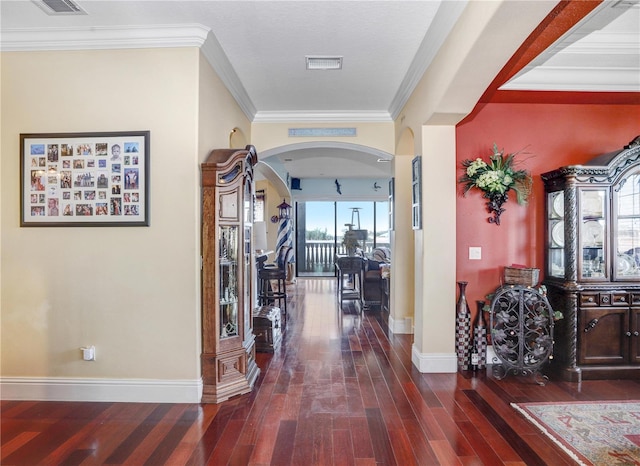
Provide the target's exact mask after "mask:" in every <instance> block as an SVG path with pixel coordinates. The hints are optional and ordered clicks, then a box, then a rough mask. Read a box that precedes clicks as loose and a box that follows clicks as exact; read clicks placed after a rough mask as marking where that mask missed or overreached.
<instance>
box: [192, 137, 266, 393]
mask: <svg viewBox="0 0 640 466" xmlns="http://www.w3.org/2000/svg"><path fill="white" fill-rule="evenodd" d="M257 160H258V158H257V155H256V151H255V148H254V147H253V146H247V148H246V149H244V150H237V149H216V150H213V151H212V152H211V153H210V154H209V156H208V158H207V160H206V161H205V162H204V163H203V164H202V355H201V363H202V378H203V385H204V387H203V393H202V401H203V402H204V403H211V402H213V403H219V402H222V401H225V400H227V399H228V398H229V397H232V396H235V395H240V394H243V393H247V392H249V391H251V389H252V388H253V384H254V383H255V381H256V378H257V377H258V374H259V372H260V370H259V369H258V366H257V365H256V361H255V337H254V334H253V330H252V319H251V314H252V306H253V303H254V302H255V299H254V295H255V292H256V291H255V285H254V282H255V278H254V269H255V267H253V263H254V259H253V247H252V240H251V238H252V222H253V200H254V192H255V189H254V182H253V166H254V165H255V164H256V162H257Z"/></svg>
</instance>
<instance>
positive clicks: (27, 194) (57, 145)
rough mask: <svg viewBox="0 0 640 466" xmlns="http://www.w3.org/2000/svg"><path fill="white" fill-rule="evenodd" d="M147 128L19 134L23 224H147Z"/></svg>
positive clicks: (148, 135)
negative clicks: (98, 131)
mask: <svg viewBox="0 0 640 466" xmlns="http://www.w3.org/2000/svg"><path fill="white" fill-rule="evenodd" d="M149 138H150V132H149V131H136V132H116V133H114V132H111V133H57V134H21V135H20V152H21V154H20V159H21V165H20V170H21V177H20V180H21V221H20V225H21V226H23V227H25V226H149Z"/></svg>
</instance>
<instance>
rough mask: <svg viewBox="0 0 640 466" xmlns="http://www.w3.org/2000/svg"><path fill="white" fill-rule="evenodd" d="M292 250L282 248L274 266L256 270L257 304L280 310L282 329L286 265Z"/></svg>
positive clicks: (285, 308)
mask: <svg viewBox="0 0 640 466" xmlns="http://www.w3.org/2000/svg"><path fill="white" fill-rule="evenodd" d="M292 253H293V248H292V247H290V246H282V247H281V248H280V250H279V251H278V258H277V261H276V263H275V264H267V265H264V266H263V267H261V268H259V269H258V304H260V305H261V306H269V305H273V306H277V307H279V308H280V309H281V310H282V327H283V328H285V327H286V325H287V316H288V314H287V285H286V281H287V263H288V262H289V260H290V258H291V254H292Z"/></svg>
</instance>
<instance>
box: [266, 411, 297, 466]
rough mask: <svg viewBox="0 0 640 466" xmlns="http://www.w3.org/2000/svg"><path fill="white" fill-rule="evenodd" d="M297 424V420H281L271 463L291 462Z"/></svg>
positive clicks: (279, 464) (280, 464) (283, 465)
mask: <svg viewBox="0 0 640 466" xmlns="http://www.w3.org/2000/svg"><path fill="white" fill-rule="evenodd" d="M297 426H298V423H297V421H293V420H291V421H280V425H279V427H278V436H277V437H276V443H275V445H274V447H273V454H272V455H271V463H270V464H272V465H274V466H286V465H288V464H291V457H292V455H293V444H294V441H295V438H296V429H297Z"/></svg>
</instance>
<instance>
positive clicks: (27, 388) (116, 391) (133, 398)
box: [0, 377, 202, 403]
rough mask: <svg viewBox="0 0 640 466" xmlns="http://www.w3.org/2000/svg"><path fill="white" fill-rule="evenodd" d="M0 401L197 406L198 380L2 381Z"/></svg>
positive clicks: (36, 379) (200, 381) (199, 389)
mask: <svg viewBox="0 0 640 466" xmlns="http://www.w3.org/2000/svg"><path fill="white" fill-rule="evenodd" d="M0 392H1V393H2V399H3V400H41V401H109V402H128V403H129V402H130V403H199V402H200V400H201V398H202V379H194V380H147V379H80V378H66V377H45V378H38V377H2V378H1V379H0Z"/></svg>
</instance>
